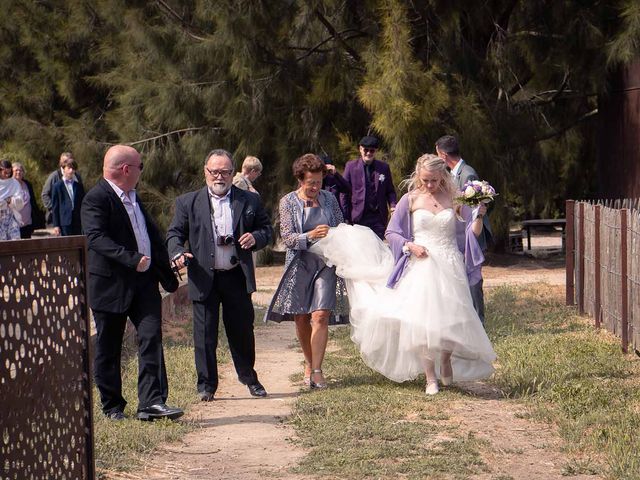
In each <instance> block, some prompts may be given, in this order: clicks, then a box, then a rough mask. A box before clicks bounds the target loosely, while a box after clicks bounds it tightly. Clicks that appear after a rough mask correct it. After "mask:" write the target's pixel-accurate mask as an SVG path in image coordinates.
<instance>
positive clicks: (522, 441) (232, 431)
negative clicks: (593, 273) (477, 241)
mask: <svg viewBox="0 0 640 480" xmlns="http://www.w3.org/2000/svg"><path fill="white" fill-rule="evenodd" d="M511 262H512V259H511ZM483 271H484V276H485V286H486V287H487V288H492V287H496V286H499V285H502V284H505V283H506V284H523V283H533V282H545V283H549V284H551V285H557V286H559V288H561V287H560V286H561V285H564V280H565V277H564V269H563V263H562V261H561V260H558V259H555V260H550V261H545V260H543V261H540V260H533V259H526V258H522V259H521V260H519V261H518V263H517V264H516V265H513V264H511V263H510V261H507V260H505V259H504V258H502V257H495V258H491V259H489V265H488V266H487V267H486V268H485V269H484V270H483ZM281 273H282V267H265V268H260V269H259V272H258V293H257V294H256V295H254V302H255V303H257V304H260V305H265V304H266V303H268V301H269V299H270V298H271V295H272V294H273V291H274V290H275V287H276V285H277V283H278V280H279V279H280V275H281ZM256 342H257V349H256V350H257V362H256V369H257V370H258V373H259V375H260V378H261V379H262V381H263V383H264V384H265V387H266V388H267V390H268V392H269V396H268V397H267V398H266V399H254V398H252V397H251V396H250V395H249V394H248V392H247V390H246V388H245V387H244V386H242V385H240V384H239V383H238V382H237V381H236V377H235V373H234V372H233V366H232V365H231V364H228V365H224V366H223V367H222V369H221V371H222V375H223V376H222V379H221V383H220V389H219V393H218V395H217V400H216V401H215V402H213V403H210V404H200V405H198V406H196V407H195V408H194V409H193V410H192V413H191V414H190V417H191V418H192V419H195V420H196V421H197V423H198V425H199V426H200V427H201V428H199V429H198V430H196V431H194V432H192V433H190V434H189V435H187V436H186V437H185V438H184V439H183V441H182V442H181V443H180V444H174V445H168V446H165V447H162V448H161V449H160V450H159V451H158V452H157V453H156V454H154V456H153V459H152V461H150V462H149V463H148V464H147V465H145V466H144V468H143V469H142V470H141V471H140V472H138V473H136V475H135V476H131V477H122V478H144V479H149V480H152V479H181V480H182V479H185V480H186V479H203V478H208V479H209V478H216V479H222V480H239V479H243V480H253V479H255V480H257V479H259V478H260V479H261V478H265V477H266V478H280V479H286V480H298V479H300V478H302V477H299V476H296V475H293V474H291V473H289V472H288V470H289V469H290V467H291V466H294V465H295V464H296V463H297V462H298V461H299V460H300V459H301V458H302V456H304V454H305V452H304V451H303V450H302V449H301V448H299V447H296V446H295V445H293V444H292V443H291V442H290V441H289V440H288V439H289V438H291V437H293V436H294V435H295V432H294V431H293V430H292V429H291V428H290V427H288V426H287V425H286V424H284V423H283V422H282V419H283V418H284V417H286V416H287V415H288V414H290V411H291V405H292V403H293V401H294V400H295V397H296V395H297V392H298V391H299V389H300V385H295V384H292V383H291V381H290V380H289V376H290V375H291V374H292V373H294V372H297V371H298V370H299V369H300V368H301V365H300V354H299V353H298V352H297V351H296V350H295V347H294V345H295V344H296V339H295V331H294V328H293V325H292V324H291V323H283V324H281V325H276V326H274V325H268V326H264V327H260V328H258V329H257V330H256ZM463 389H465V390H467V391H468V392H469V393H470V395H469V397H468V398H467V399H463V400H460V401H457V402H455V403H454V404H453V405H451V410H450V412H449V413H450V414H451V422H452V423H453V424H456V425H458V427H459V429H460V431H461V432H464V433H472V434H473V435H475V436H476V437H478V438H481V439H484V440H486V442H488V446H487V447H486V448H484V449H483V451H484V452H485V453H484V455H483V460H484V462H485V463H486V465H487V467H488V472H487V473H483V474H480V475H477V476H475V477H473V478H477V479H482V480H494V479H505V480H506V479H534V480H536V479H540V480H542V479H544V480H547V479H561V478H566V477H565V476H563V475H562V473H563V468H564V466H565V465H566V463H567V457H565V456H564V455H563V454H562V453H561V452H560V450H559V448H560V444H561V442H560V439H559V437H558V435H557V433H556V432H555V431H554V430H553V429H552V428H551V427H550V426H548V425H545V424H540V423H536V422H533V421H531V420H527V419H524V418H522V415H521V413H523V411H522V410H523V409H522V407H521V406H519V405H518V404H517V403H516V402H512V401H509V400H505V399H502V398H501V396H500V395H499V392H497V391H495V390H493V389H492V388H491V387H488V386H486V385H483V384H479V383H475V384H469V385H464V386H463ZM571 478H574V479H578V480H582V479H587V478H589V479H590V480H595V479H596V478H597V477H594V476H586V475H585V476H583V475H578V476H572V477H571Z"/></svg>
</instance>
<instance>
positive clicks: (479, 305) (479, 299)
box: [469, 280, 484, 325]
mask: <svg viewBox="0 0 640 480" xmlns="http://www.w3.org/2000/svg"><path fill="white" fill-rule="evenodd" d="M482 283H483V280H480V281H479V282H478V283H474V284H473V285H469V290H471V299H472V300H473V308H475V309H476V312H477V313H478V316H479V317H480V321H481V322H482V324H483V325H484V294H483V293H482Z"/></svg>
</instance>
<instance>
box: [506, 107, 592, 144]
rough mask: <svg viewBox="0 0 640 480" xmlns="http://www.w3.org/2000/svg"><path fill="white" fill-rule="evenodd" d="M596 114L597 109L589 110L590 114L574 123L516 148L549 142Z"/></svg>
mask: <svg viewBox="0 0 640 480" xmlns="http://www.w3.org/2000/svg"><path fill="white" fill-rule="evenodd" d="M597 114H598V109H597V108H595V109H593V110H591V111H590V112H587V113H585V114H584V115H582V116H581V117H580V118H578V119H577V120H576V121H575V122H573V123H571V124H570V125H565V126H564V127H560V128H558V129H556V130H553V131H551V132H547V133H545V134H543V135H540V136H539V137H536V138H534V139H533V140H531V141H529V142H526V143H522V144H520V145H516V147H522V146H524V145H529V144H531V143H538V142H542V141H544V140H549V139H551V138H554V137H558V136H560V135H562V134H563V133H564V132H566V131H567V130H571V129H572V128H573V127H575V126H577V125H579V124H580V123H582V122H584V121H585V120H588V119H589V118H591V117H593V116H595V115H597Z"/></svg>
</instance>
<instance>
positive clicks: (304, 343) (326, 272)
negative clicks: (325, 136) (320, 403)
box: [266, 153, 348, 388]
mask: <svg viewBox="0 0 640 480" xmlns="http://www.w3.org/2000/svg"><path fill="white" fill-rule="evenodd" d="M325 172H326V170H325V165H324V162H323V161H322V160H321V159H320V158H319V157H318V156H317V155H314V154H312V153H307V154H306V155H303V156H301V157H300V158H298V159H297V160H296V161H295V162H294V163H293V174H294V176H295V177H296V178H297V179H298V189H297V190H295V191H293V192H290V193H288V194H287V195H285V196H284V197H283V198H282V199H281V200H280V236H281V237H282V240H283V242H284V244H285V245H286V247H287V256H286V262H285V272H284V274H283V276H282V279H281V280H280V285H279V286H278V289H277V290H276V293H275V294H274V296H273V299H272V301H271V305H270V306H269V310H268V311H267V315H266V319H267V320H272V321H276V322H280V321H282V320H293V321H294V322H295V324H296V333H297V336H298V340H299V341H300V347H301V348H302V352H303V354H304V360H305V375H304V378H305V383H306V384H309V386H310V387H311V388H325V387H326V386H327V384H326V381H325V378H324V376H323V373H322V361H323V360H324V354H325V350H326V347H327V338H328V334H329V329H328V324H329V317H330V316H331V314H332V312H333V313H335V314H337V315H340V314H347V313H348V305H347V302H346V297H345V290H344V285H343V283H342V281H339V279H338V278H337V277H336V272H335V267H333V266H328V265H326V264H325V263H324V261H323V260H322V259H321V258H320V257H318V256H317V255H315V254H314V253H311V252H309V251H308V248H309V247H310V246H311V245H312V244H313V243H314V242H316V241H318V240H319V239H321V238H324V237H326V235H327V232H328V231H329V227H335V226H337V225H338V224H339V223H342V221H343V218H342V212H341V211H340V206H339V205H338V202H337V200H336V198H335V196H334V195H333V194H331V193H329V192H327V191H324V190H322V178H323V176H324V174H325Z"/></svg>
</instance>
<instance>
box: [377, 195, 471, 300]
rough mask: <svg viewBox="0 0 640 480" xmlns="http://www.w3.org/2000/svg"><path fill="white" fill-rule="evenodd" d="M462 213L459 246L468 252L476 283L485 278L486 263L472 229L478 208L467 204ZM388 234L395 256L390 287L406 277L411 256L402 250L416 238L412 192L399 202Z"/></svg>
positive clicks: (468, 268)
mask: <svg viewBox="0 0 640 480" xmlns="http://www.w3.org/2000/svg"><path fill="white" fill-rule="evenodd" d="M460 216H461V217H462V219H463V221H459V222H457V224H456V241H457V244H458V249H459V250H460V252H462V254H463V255H464V263H465V267H466V271H467V278H468V280H469V285H474V284H476V283H478V282H479V281H480V279H481V278H482V263H483V262H484V255H483V254H482V249H481V248H480V245H479V244H478V239H477V238H476V236H475V235H474V234H473V231H472V230H471V222H472V221H473V219H474V218H475V216H476V212H474V211H472V210H471V208H469V207H467V206H463V207H462V208H461V209H460ZM384 236H385V238H386V239H387V241H388V242H389V246H390V247H391V253H392V254H393V260H394V261H395V264H394V267H393V271H392V272H391V275H390V276H389V279H388V280H387V287H389V288H394V287H395V286H396V284H397V283H398V282H399V281H400V279H401V278H402V275H403V274H404V269H405V268H406V267H407V263H408V260H409V256H410V254H409V253H407V254H405V253H404V252H403V251H402V247H403V246H404V244H405V243H407V242H411V241H413V225H412V222H411V206H410V205H409V194H408V193H407V194H405V195H403V196H402V198H401V199H400V201H399V202H398V206H397V207H396V209H395V211H394V212H393V215H392V216H391V220H389V226H388V227H387V231H386V232H385V234H384Z"/></svg>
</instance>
